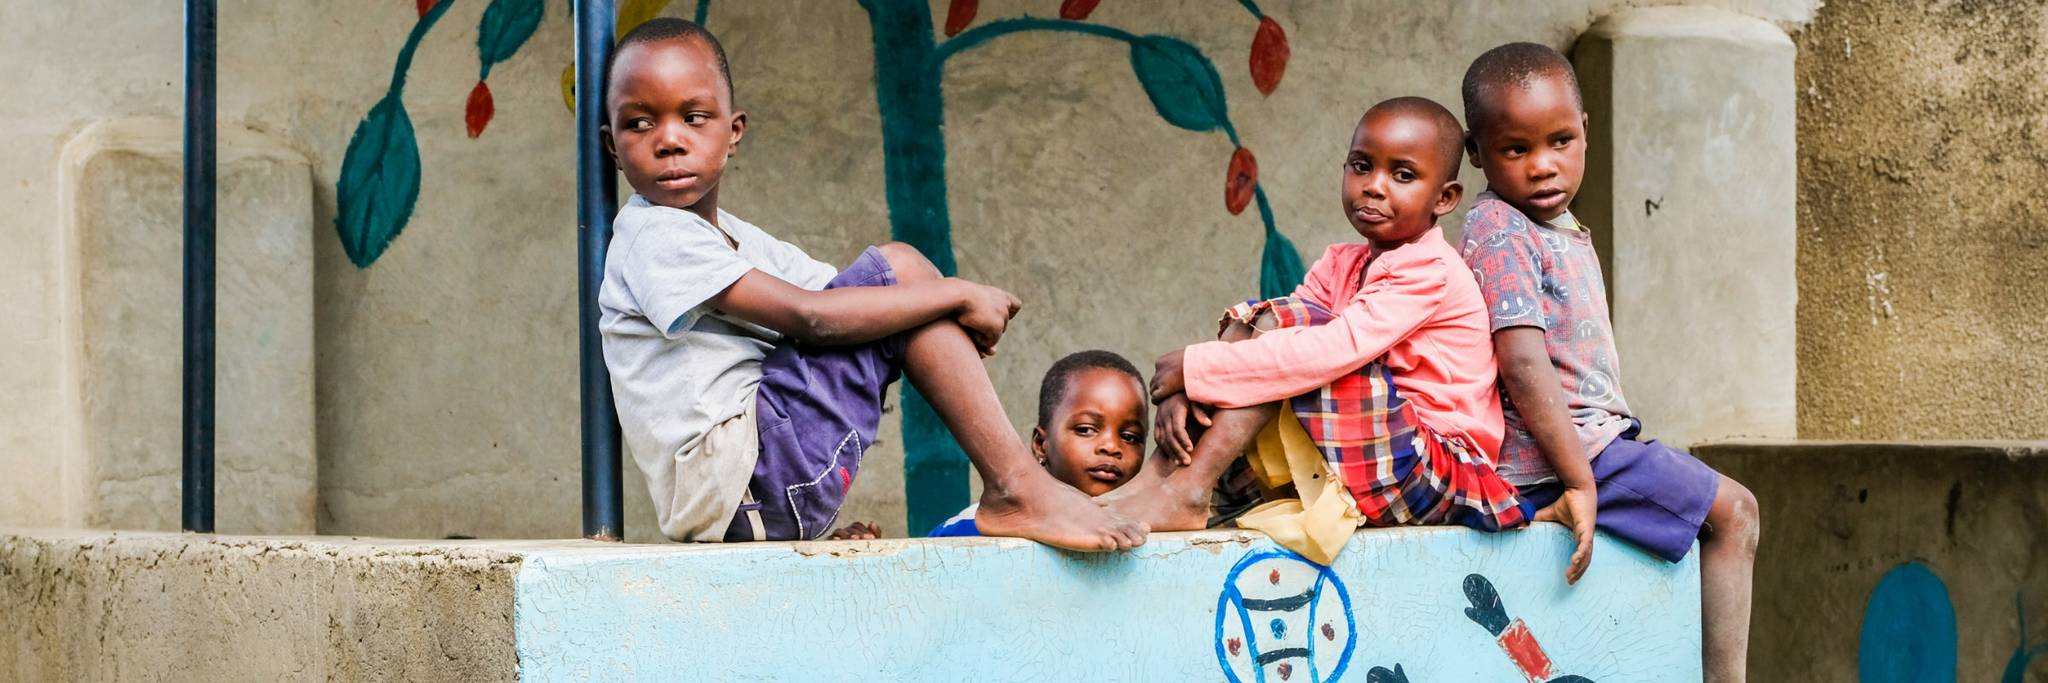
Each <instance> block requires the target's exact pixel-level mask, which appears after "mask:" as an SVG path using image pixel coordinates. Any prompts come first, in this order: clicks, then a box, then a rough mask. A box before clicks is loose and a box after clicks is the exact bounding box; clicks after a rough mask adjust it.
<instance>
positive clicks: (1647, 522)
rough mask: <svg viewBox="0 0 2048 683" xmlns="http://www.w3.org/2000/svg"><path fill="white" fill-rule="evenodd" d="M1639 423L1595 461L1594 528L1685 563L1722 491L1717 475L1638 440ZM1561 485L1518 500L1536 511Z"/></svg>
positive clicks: (1525, 490)
mask: <svg viewBox="0 0 2048 683" xmlns="http://www.w3.org/2000/svg"><path fill="white" fill-rule="evenodd" d="M1641 432H1642V425H1641V424H1640V423H1631V424H1630V425H1629V428H1628V430H1627V431H1624V432H1622V433H1621V436H1618V437H1615V439H1614V442H1613V443H1610V444H1608V445H1607V448H1606V449H1604V450H1602V451H1600V457H1597V458H1594V459H1593V484H1594V485H1595V486H1596V487H1597V488H1598V490H1599V497H1600V501H1599V507H1598V510H1599V512H1598V514H1597V515H1596V516H1595V517H1594V526H1597V527H1599V528H1600V530H1601V531H1605V532H1607V533H1610V534H1613V535H1615V536H1618V537H1620V538H1621V539H1622V540H1625V541H1628V542H1630V543H1634V544H1636V545H1637V546H1640V547H1642V548H1643V549H1644V550H1648V551H1650V552H1651V553H1652V554H1654V555H1656V556H1658V557H1661V558H1664V559H1665V560H1666V561H1669V562H1677V561H1679V560H1682V559H1685V554H1686V553H1687V552H1691V551H1692V543H1693V541H1694V540H1696V539H1698V538H1699V536H1700V524H1701V523H1703V522H1705V521H1706V520H1707V509H1708V508H1711V507H1713V505H1714V496H1715V495H1717V494H1718V493H1720V489H1721V475H1720V474H1718V473H1716V472H1714V469H1713V468H1711V467H1707V464H1706V463H1703V462H1700V460H1699V458H1695V457H1692V455H1690V454H1687V453H1684V452H1680V451H1676V450H1672V449H1671V448H1669V447H1666V446H1665V445H1664V444H1662V443H1658V442H1656V441H1647V442H1645V441H1637V440H1636V436H1637V435H1638V434H1640V433H1641ZM1563 494H1564V486H1563V485H1561V484H1559V483H1557V482H1554V481H1553V482H1547V483H1543V484H1535V485H1531V486H1524V487H1522V499H1523V500H1525V501H1528V502H1529V503H1530V504H1532V505H1534V506H1535V507H1536V508H1537V509H1542V508H1545V507H1548V506H1549V505H1550V504H1551V503H1554V502H1557V499H1558V497H1559V496H1561V495H1563Z"/></svg>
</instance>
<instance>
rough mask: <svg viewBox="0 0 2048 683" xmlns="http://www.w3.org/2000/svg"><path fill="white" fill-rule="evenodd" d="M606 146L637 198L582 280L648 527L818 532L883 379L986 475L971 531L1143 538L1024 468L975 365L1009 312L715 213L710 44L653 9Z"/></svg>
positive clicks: (716, 88) (1011, 300) (726, 104)
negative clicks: (923, 401)
mask: <svg viewBox="0 0 2048 683" xmlns="http://www.w3.org/2000/svg"><path fill="white" fill-rule="evenodd" d="M606 73H607V74H608V78H609V84H608V86H607V89H606V92H605V107H606V121H607V123H606V124H605V126H604V128H603V138H604V141H605V146H606V149H607V150H608V151H610V152H611V153H612V155H613V156H614V157H616V158H617V159H618V165H619V169H620V171H622V172H623V173H624V174H625V176H626V182H627V183H628V184H630V185H631V186H632V187H633V191H634V195H633V197H632V198H631V199H630V200H629V201H628V202H627V203H626V206H625V208H622V209H620V210H619V215H618V218H617V221H616V224H615V229H616V232H615V234H614V235H613V237H612V241H611V246H610V247H609V249H608V251H607V252H606V262H605V274H604V284H603V286H602V288H601V290H600V291H599V295H598V304H599V306H600V308H601V309H602V319H601V321H600V328H601V330H602V332H603V344H604V355H605V363H606V366H607V367H608V368H609V369H610V370H611V377H612V392H613V394H614V395H615V396H616V397H617V401H618V406H619V422H620V425H621V426H622V427H623V428H624V431H625V436H626V442H627V446H628V448H629V450H630V451H631V453H632V454H633V460H634V462H635V463H637V464H638V465H639V467H640V468H641V471H642V472H643V473H645V474H646V476H647V485H648V491H649V493H650V494H651V495H652V496H653V498H654V507H655V510H656V514H657V515H658V516H659V522H660V526H661V530H662V533H663V534H665V535H667V536H668V537H669V538H671V539H677V540H697V541H719V540H726V541H743V540H769V539H776V540H782V539H810V538H817V537H820V536H823V535H825V534H826V533H827V532H828V531H830V529H831V523H832V521H833V520H834V519H836V518H837V516H838V513H839V508H840V506H841V505H842V504H843V502H844V501H845V496H846V490H847V489H848V488H850V487H851V486H852V484H853V477H854V475H855V474H857V473H858V471H859V469H860V460H861V456H862V455H863V453H864V452H865V451H866V449H867V447H868V445H869V444H870V443H872V442H873V441H874V436H875V431H876V428H877V427H878V426H879V424H880V420H881V408H882V396H883V392H884V391H885V390H886V389H887V387H888V385H889V384H890V383H891V382H894V381H895V379H896V378H897V376H898V374H899V373H902V374H907V375H908V376H909V378H910V382H911V384H913V385H915V386H916V387H917V389H918V391H919V393H921V394H923V395H924V396H925V397H926V398H927V399H928V400H930V402H931V404H932V407H933V408H934V409H935V410H936V411H937V412H938V414H939V417H940V419H941V420H942V421H944V422H945V424H946V426H947V428H949V429H950V430H951V431H952V433H953V435H954V436H955V437H956V438H958V439H959V440H960V444H961V446H962V448H963V449H964V450H965V451H966V452H967V455H968V458H969V459H970V460H972V461H973V463H974V466H975V468H976V469H977V470H978V471H979V472H980V474H981V476H982V481H983V484H984V486H983V494H982V497H981V505H980V512H979V515H978V518H977V520H976V521H977V523H978V525H979V527H980V529H981V532H982V533H985V534H988V535H992V536H1017V537H1023V538H1030V539H1034V540H1038V541H1041V542H1044V543H1047V544H1050V545H1056V546H1059V547H1063V548H1070V549H1077V550H1114V549H1123V548H1130V547H1133V546H1136V545H1138V544H1140V543H1142V542H1144V538H1145V533H1146V528H1145V526H1144V525H1143V524H1141V523H1138V522H1136V521H1134V520H1132V519H1130V518H1129V517H1126V516H1124V515H1121V514H1118V513H1116V512H1112V511H1110V510H1107V509H1104V508H1103V507H1102V506H1100V505H1098V504H1096V503H1095V501H1093V500H1092V499H1090V498H1089V497H1088V496H1087V495H1086V494H1083V493H1082V492H1080V491H1077V490H1075V489H1074V488H1073V487H1070V486H1067V485H1066V484H1063V483H1060V481H1059V480H1057V479H1054V478H1053V477H1052V475H1050V474H1048V473H1047V472H1046V471H1045V469H1044V468H1041V467H1038V466H1036V464H1035V463H1034V462H1033V460H1032V457H1031V453H1030V451H1029V449H1028V448H1026V447H1025V445H1024V441H1023V439H1021V438H1019V437H1018V436H1017V433H1016V431H1015V430H1014V429H1013V428H1012V427H1011V426H1010V421H1009V419H1008V418H1007V417H1005V416H1004V414H1003V407H1002V404H1001V403H999V402H998V401H997V399H996V393H995V389H994V387H993V385H992V384H991V383H990V381H989V377H988V372H987V370H986V369H985V368H983V366H982V363H981V357H983V356H987V355H989V354H992V353H994V352H995V348H996V343H997V342H998V341H999V340H1000V339H1001V338H1002V335H1003V332H1004V330H1005V329H1006V327H1007V326H1008V324H1009V321H1010V318H1011V317H1012V316H1014V315H1016V313H1017V310H1018V308H1019V303H1018V301H1017V299H1016V297H1013V296H1011V295H1010V294H1009V293H1008V292H1004V291H1003V290H1000V289H997V288H994V287H990V286H987V285H982V284H977V283H973V282H969V281H966V280H961V279H958V278H941V277H940V276H939V273H938V271H937V269H935V268H933V267H932V264H931V263H930V262H929V261H927V260H925V258H924V257H923V256H921V255H919V254H918V252H917V251H916V250H915V249H913V248H911V247H909V246H907V245H903V244H886V245H882V246H880V247H871V248H869V249H867V250H866V251H865V252H864V253H862V254H861V255H860V257H859V258H857V259H855V260H854V261H853V263H852V264H851V265H849V266H848V267H847V268H846V269H845V270H843V271H842V270H837V269H834V268H833V267H831V266H829V265H826V264H824V263H820V262H818V261H817V260H814V259H812V258H811V257H810V256H808V255H806V254H805V253H804V252H803V250H801V249H798V248H797V247H795V246H794V245H791V244H789V243H787V242H783V241H780V240H777V239H775V238H774V237H771V236H769V234H768V233H767V232H764V231H763V230H761V229H760V228H756V227H754V226H753V225H751V224H749V223H747V222H745V221H742V220H740V219H739V218H738V217H735V216H733V215H732V214H730V213H727V212H725V211H722V210H720V209H719V206H718V198H719V190H720V180H721V179H722V177H723V174H724V172H725V167H726V163H727V161H728V159H729V158H730V157H731V156H732V155H733V154H734V153H735V152H736V151H737V149H738V145H739V143H740V140H741V138H742V136H743V135H744V133H745V132H746V128H747V126H746V124H747V117H746V114H745V113H744V112H741V111H739V110H738V109H736V108H735V107H734V104H733V89H732V79H731V74H730V72H729V70H728V68H727V66H726V57H725V51H724V48H722V47H721V46H720V45H719V43H718V39H717V38H715V37H713V36H712V35H711V33H710V32H708V31H706V30H704V29H703V27H700V26H698V25H696V24H693V23H690V22H688V21H683V20H680V19H673V18H661V19H655V20H652V21H649V22H646V23H644V24H641V25H640V26H639V27H637V28H635V29H633V30H632V31H631V32H629V33H627V34H626V35H625V36H623V37H621V38H620V40H619V44H618V48H617V50H616V51H615V52H614V53H613V55H612V63H611V64H609V65H607V68H606Z"/></svg>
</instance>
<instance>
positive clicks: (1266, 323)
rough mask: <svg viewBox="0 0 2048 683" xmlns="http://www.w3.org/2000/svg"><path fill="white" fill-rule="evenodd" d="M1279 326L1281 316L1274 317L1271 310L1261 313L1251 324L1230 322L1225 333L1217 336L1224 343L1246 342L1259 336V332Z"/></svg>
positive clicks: (1224, 329)
mask: <svg viewBox="0 0 2048 683" xmlns="http://www.w3.org/2000/svg"><path fill="white" fill-rule="evenodd" d="M1279 326H1280V317H1279V316H1276V315H1273V312H1272V311H1270V310H1267V311H1260V312H1259V315H1258V316H1257V317H1254V318H1252V322H1251V323H1250V324H1246V323H1244V322H1243V321H1240V320H1232V321H1230V324H1229V325H1225V326H1224V327H1223V332H1222V333H1221V334H1218V335H1216V338H1217V339H1220V340H1223V341H1244V340H1246V339H1251V338H1252V337H1256V336H1259V330H1270V329H1273V328H1275V327H1279Z"/></svg>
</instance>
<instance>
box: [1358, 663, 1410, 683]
mask: <svg viewBox="0 0 2048 683" xmlns="http://www.w3.org/2000/svg"><path fill="white" fill-rule="evenodd" d="M1365 683H1408V672H1406V671H1402V670H1401V665H1399V664H1395V665H1394V670H1393V671H1388V670H1387V667H1384V666H1375V667H1373V668H1372V670H1371V671H1367V672H1365Z"/></svg>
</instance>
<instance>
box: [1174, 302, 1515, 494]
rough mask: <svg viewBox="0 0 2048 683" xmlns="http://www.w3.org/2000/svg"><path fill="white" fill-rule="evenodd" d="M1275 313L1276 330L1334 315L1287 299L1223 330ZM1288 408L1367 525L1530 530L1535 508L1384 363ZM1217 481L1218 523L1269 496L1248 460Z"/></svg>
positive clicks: (1246, 310) (1246, 308)
mask: <svg viewBox="0 0 2048 683" xmlns="http://www.w3.org/2000/svg"><path fill="white" fill-rule="evenodd" d="M1267 312H1271V313H1272V314H1273V317H1274V319H1275V321H1276V323H1275V324H1274V325H1272V327H1273V328H1281V327H1303V326H1311V325H1321V324H1323V323H1326V322H1329V321H1330V320H1331V319H1332V318H1334V317H1335V316H1334V315H1332V314H1331V313H1330V311H1328V310H1326V309H1324V308H1323V307H1321V306H1319V305H1316V304H1314V303H1311V302H1308V301H1304V300H1301V299H1295V298H1292V297H1287V298H1280V299H1271V300H1267V301H1248V302H1245V303H1242V304H1238V305H1236V306H1233V307H1231V308H1230V310H1229V311H1227V312H1225V313H1224V320H1223V322H1224V323H1225V324H1228V323H1229V322H1231V321H1238V322H1242V323H1245V324H1247V325H1255V323H1254V322H1253V321H1255V320H1257V319H1258V318H1259V316H1260V314H1262V313H1267ZM1288 407H1289V408H1291V409H1292V413H1293V416H1294V417H1295V419H1298V420H1300V421H1301V426H1302V428H1303V430H1304V431H1306V432H1308V435H1309V438H1310V440H1312V441H1314V442H1315V445H1316V449H1317V450H1319V451H1321V452H1322V455H1323V459H1324V460H1326V461H1328V462H1329V464H1330V469H1331V470H1332V471H1334V472H1335V473H1336V474H1337V476H1338V477H1339V478H1340V479H1342V481H1343V484H1344V487H1345V489H1346V490H1348V491H1349V492H1350V493H1351V497H1352V499H1353V501H1354V502H1355V503H1356V504H1357V506H1358V512H1359V514H1360V516H1361V517H1362V519H1361V521H1360V526H1379V527H1385V526H1404V525H1418V524H1458V525H1463V526H1468V527H1471V528H1474V529H1479V530H1482V531H1500V530H1502V529H1512V528H1515V527H1519V526H1522V525H1524V524H1527V523H1528V522H1529V516H1530V515H1531V514H1532V512H1533V510H1532V509H1530V507H1529V506H1528V505H1526V504H1524V503H1523V501H1522V498H1521V496H1520V495H1519V494H1518V493H1517V492H1516V490H1515V487H1514V485H1512V484H1509V483H1507V481H1506V480H1503V479H1501V478H1500V475H1499V474H1497V473H1495V472H1494V469H1493V463H1492V462H1491V461H1490V460H1489V459H1488V457H1487V455H1486V454H1485V453H1484V452H1481V451H1480V450H1479V449H1478V448H1477V447H1476V446H1473V445H1472V444H1471V443H1470V442H1468V441H1467V440H1466V439H1465V438H1464V437H1462V436H1457V435H1444V434H1439V433H1437V431H1436V430H1434V429H1431V428H1430V427H1429V426H1428V425H1425V424H1422V422H1421V420H1418V419H1416V416H1415V409H1414V408H1413V407H1412V406H1410V405H1408V402H1407V401H1406V400H1403V399H1402V398H1401V396H1400V393H1399V392H1397V391H1396V390H1395V389H1394V374H1393V372H1392V371H1391V370H1388V369H1387V367H1386V365H1385V364H1384V363H1382V362H1380V361H1378V360H1375V361H1373V362H1370V363H1367V364H1365V366H1364V367H1361V368H1359V369H1358V370H1357V371H1356V372H1353V373H1350V374H1347V375H1345V376H1343V377H1339V378H1337V380H1336V381H1334V382H1331V383H1330V384H1328V385H1325V386H1323V387H1321V388H1318V389H1317V390H1315V391H1313V392H1309V393H1307V394H1303V395H1300V396H1296V397H1294V398H1293V399H1290V400H1289V401H1288ZM1282 417H1283V418H1284V417H1286V416H1285V415H1282ZM1217 483H1218V488H1217V491H1216V495H1215V496H1214V503H1215V504H1216V509H1217V511H1218V513H1219V516H1218V518H1216V519H1212V520H1211V521H1212V524H1213V523H1218V522H1221V521H1226V520H1227V518H1230V517H1234V516H1235V515H1236V514H1241V513H1242V512H1243V511H1244V510H1246V509H1249V508H1250V507H1251V506H1252V505H1256V504H1257V503H1258V502H1259V499H1260V498H1262V497H1264V495H1265V494H1262V492H1261V491H1260V490H1259V488H1258V486H1257V481H1256V477H1254V476H1252V473H1251V472H1250V471H1249V467H1247V466H1246V465H1245V463H1244V459H1242V458H1240V459H1239V460H1238V462H1237V463H1234V464H1233V465H1232V467H1231V469H1230V470H1228V471H1226V473H1225V474H1224V476H1223V478H1222V479H1221V480H1219V481H1218V482H1217Z"/></svg>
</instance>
